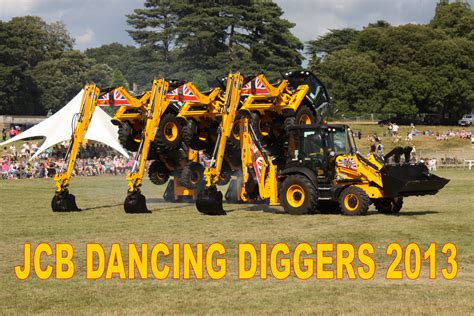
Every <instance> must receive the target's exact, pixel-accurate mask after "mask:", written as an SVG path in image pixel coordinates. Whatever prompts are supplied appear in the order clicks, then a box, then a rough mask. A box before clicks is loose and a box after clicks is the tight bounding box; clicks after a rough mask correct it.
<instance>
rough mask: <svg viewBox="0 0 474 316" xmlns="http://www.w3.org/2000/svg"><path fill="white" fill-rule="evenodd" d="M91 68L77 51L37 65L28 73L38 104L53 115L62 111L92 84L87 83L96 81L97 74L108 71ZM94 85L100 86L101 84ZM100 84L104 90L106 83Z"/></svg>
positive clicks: (90, 62) (88, 62)
mask: <svg viewBox="0 0 474 316" xmlns="http://www.w3.org/2000/svg"><path fill="white" fill-rule="evenodd" d="M94 64H95V62H94V61H93V60H92V59H88V58H87V57H85V55H84V54H82V53H81V52H79V51H70V52H64V53H63V54H62V55H61V57H59V58H56V59H51V60H45V61H42V62H40V63H39V64H38V65H37V66H36V67H35V68H34V69H33V70H32V77H33V79H34V81H35V83H36V86H37V87H38V88H39V90H40V92H41V96H40V98H39V100H40V103H41V104H42V105H43V106H44V108H45V109H46V110H49V109H51V110H53V112H54V111H57V110H58V109H60V108H61V107H63V106H64V105H65V104H66V103H67V102H68V101H69V100H70V99H71V98H73V97H74V96H75V95H76V94H77V93H78V91H79V90H80V89H81V88H82V87H83V85H84V84H85V83H87V82H92V80H91V79H97V75H98V74H101V73H102V75H103V74H104V70H108V69H107V68H105V67H107V66H97V65H94ZM94 66H95V67H94ZM105 78H107V77H105ZM105 78H103V79H102V80H104V79H105ZM106 81H110V79H109V80H106ZM94 83H96V84H98V85H99V86H101V82H97V81H96V82H94ZM102 84H104V85H105V86H108V84H107V82H102Z"/></svg>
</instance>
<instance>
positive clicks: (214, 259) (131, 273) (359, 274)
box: [14, 242, 458, 280]
mask: <svg viewBox="0 0 474 316" xmlns="http://www.w3.org/2000/svg"><path fill="white" fill-rule="evenodd" d="M439 252H441V256H442V257H444V260H437V256H439V255H440V254H439ZM226 254H227V250H226V248H225V246H224V245H223V244H221V243H212V244H210V245H208V246H206V247H205V246H204V245H203V244H202V243H197V244H195V245H192V244H189V243H184V244H172V245H171V246H168V245H167V244H165V243H157V244H154V245H152V246H150V245H148V244H147V243H144V244H140V245H136V244H133V243H130V244H127V246H121V245H120V244H118V243H114V244H112V245H111V246H110V250H109V251H108V252H106V251H105V249H104V247H103V246H102V245H101V244H97V243H88V244H86V247H85V267H83V269H81V270H82V271H80V270H78V269H77V267H76V264H77V262H75V260H74V258H75V253H74V247H73V246H72V245H71V244H68V243H57V244H56V245H55V246H54V247H52V246H51V245H49V244H48V243H40V244H38V245H37V246H36V247H32V245H31V244H30V243H25V245H24V249H23V256H24V258H23V265H18V266H15V267H14V273H15V275H16V277H17V278H18V279H20V280H25V279H28V278H29V277H30V276H31V275H32V274H33V271H34V274H35V275H36V276H37V278H39V279H41V280H46V279H49V278H51V277H53V275H54V277H55V278H56V279H61V280H67V279H70V278H72V277H74V276H75V274H76V272H78V273H79V274H81V275H82V274H83V273H84V272H85V277H86V279H88V280H97V279H105V280H109V279H122V280H134V279H142V280H147V279H157V280H163V279H174V280H189V279H197V280H202V279H205V278H210V279H213V280H220V279H222V278H225V277H227V272H228V266H232V267H234V268H236V270H235V271H233V272H234V273H231V275H234V276H235V275H236V276H237V278H238V279H240V280H248V279H254V278H259V279H261V280H265V279H267V278H269V277H273V278H275V279H277V280H284V279H286V278H288V277H290V276H292V277H296V278H298V279H301V280H307V279H310V278H315V279H318V280H356V279H360V280H369V279H372V278H373V277H375V276H376V275H377V274H376V273H377V272H378V271H377V266H378V264H376V261H375V258H376V257H375V247H374V246H373V245H372V244H370V243H362V244H360V245H358V246H354V245H353V244H349V243H336V244H334V243H316V244H309V243H306V242H302V243H299V244H297V245H296V246H294V247H290V246H289V245H288V244H286V243H283V242H280V243H276V244H274V245H268V244H266V243H262V244H259V245H253V244H251V243H241V244H239V245H238V248H237V256H236V257H234V258H227V257H226ZM383 255H386V257H385V258H384V257H383V256H382V257H381V256H378V257H377V258H379V260H380V262H379V266H386V267H387V269H386V272H385V278H386V279H388V280H401V279H409V280H415V279H418V278H419V277H420V275H422V268H423V269H424V270H426V271H423V272H425V273H424V274H426V276H427V277H429V278H430V279H436V278H438V277H440V276H442V277H443V278H444V279H446V280H452V279H454V278H455V277H456V276H457V272H458V263H457V259H456V257H457V248H456V246H455V245H454V244H453V243H446V244H444V245H442V246H440V247H438V245H437V244H436V243H431V244H430V245H429V246H428V247H427V248H426V250H425V251H422V250H421V248H420V247H419V246H418V244H416V243H409V244H407V245H406V246H405V247H402V246H401V245H400V244H398V243H391V244H389V245H388V246H387V247H386V251H385V252H384V253H383ZM32 261H33V262H32ZM80 261H83V260H80ZM424 262H426V263H428V265H422V263H424ZM440 262H444V264H443V263H440ZM424 274H423V275H424Z"/></svg>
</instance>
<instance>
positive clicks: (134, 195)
mask: <svg viewBox="0 0 474 316" xmlns="http://www.w3.org/2000/svg"><path fill="white" fill-rule="evenodd" d="M123 209H124V210H125V213H151V211H149V210H148V208H147V207H146V198H145V196H144V195H143V194H141V193H140V191H135V192H128V194H127V197H126V198H125V202H123Z"/></svg>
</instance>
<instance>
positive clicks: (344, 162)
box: [337, 158, 357, 170]
mask: <svg viewBox="0 0 474 316" xmlns="http://www.w3.org/2000/svg"><path fill="white" fill-rule="evenodd" d="M337 166H338V167H340V168H344V169H350V170H357V165H356V163H355V160H354V158H341V159H339V160H338V161H337Z"/></svg>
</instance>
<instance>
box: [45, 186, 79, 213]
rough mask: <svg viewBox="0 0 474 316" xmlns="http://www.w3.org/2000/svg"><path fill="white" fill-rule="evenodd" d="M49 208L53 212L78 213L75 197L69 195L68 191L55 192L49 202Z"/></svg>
mask: <svg viewBox="0 0 474 316" xmlns="http://www.w3.org/2000/svg"><path fill="white" fill-rule="evenodd" d="M51 208H52V210H53V212H79V211H81V209H80V208H78V207H77V204H76V197H75V196H74V195H73V194H70V193H69V191H68V190H64V191H61V192H56V193H55V194H54V197H53V200H52V201H51Z"/></svg>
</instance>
